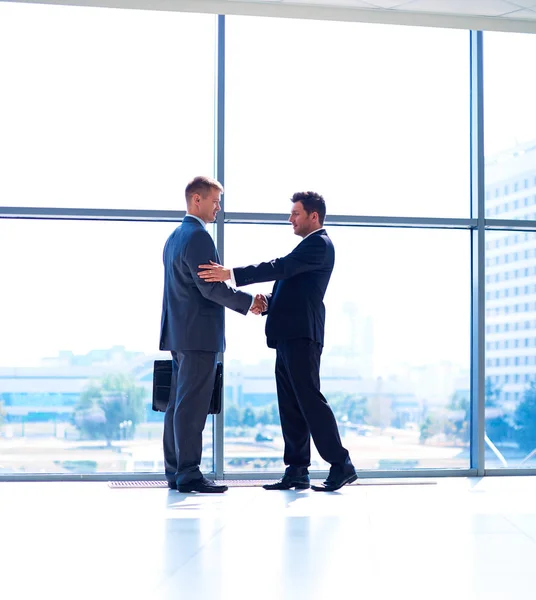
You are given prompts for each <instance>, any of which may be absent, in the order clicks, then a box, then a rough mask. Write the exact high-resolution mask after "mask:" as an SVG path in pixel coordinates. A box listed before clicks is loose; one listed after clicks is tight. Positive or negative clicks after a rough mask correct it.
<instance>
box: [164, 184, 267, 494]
mask: <svg viewBox="0 0 536 600" xmlns="http://www.w3.org/2000/svg"><path fill="white" fill-rule="evenodd" d="M222 191H223V188H222V186H221V185H220V183H219V182H218V181H216V180H214V179H210V178H207V177H196V178H195V179H193V180H192V181H191V182H190V183H189V184H188V185H187V186H186V190H185V195H186V205H187V214H186V216H185V218H184V220H183V222H182V225H180V226H179V227H177V229H175V231H174V232H173V233H172V234H171V235H170V236H169V238H168V240H167V242H166V245H165V247H164V298H163V302H162V320H161V329H160V350H170V351H171V356H172V359H173V375H172V387H171V394H170V401H169V404H168V407H167V410H166V414H165V417H164V462H165V473H166V478H167V480H168V485H169V487H170V488H171V489H178V491H179V492H208V493H214V492H225V491H226V490H227V487H226V486H224V485H215V484H214V483H213V482H212V481H209V480H208V479H206V478H205V477H204V476H203V475H202V473H201V470H200V468H199V467H200V464H201V452H202V434H203V429H204V427H205V422H206V419H207V415H208V410H209V406H210V399H211V396H212V389H213V385H214V379H215V376H216V358H217V353H218V352H223V351H224V349H225V339H224V307H227V308H231V309H232V310H235V311H237V312H239V313H241V314H243V315H246V314H247V313H248V311H250V310H251V311H252V312H254V313H257V314H259V313H260V312H261V311H262V310H263V309H264V308H265V307H266V305H265V304H263V301H264V299H263V298H261V297H260V296H257V297H255V298H253V297H252V296H251V295H250V294H246V293H244V292H241V291H238V290H236V289H233V288H231V287H229V286H227V285H226V284H225V283H217V282H216V283H209V282H207V281H203V280H202V279H200V278H199V277H198V276H197V265H198V264H199V263H200V262H207V261H209V260H212V261H218V252H217V251H216V247H215V245H214V242H213V241H212V238H211V237H210V235H209V233H208V232H207V230H206V227H205V225H206V223H212V222H213V221H215V219H216V215H217V213H218V211H219V210H220V194H221V192H222Z"/></svg>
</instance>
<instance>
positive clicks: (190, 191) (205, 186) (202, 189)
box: [184, 175, 223, 202]
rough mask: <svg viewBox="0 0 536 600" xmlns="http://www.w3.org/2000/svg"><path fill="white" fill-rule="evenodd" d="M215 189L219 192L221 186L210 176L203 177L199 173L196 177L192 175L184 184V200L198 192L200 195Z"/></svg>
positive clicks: (221, 188)
mask: <svg viewBox="0 0 536 600" xmlns="http://www.w3.org/2000/svg"><path fill="white" fill-rule="evenodd" d="M212 189H216V190H219V191H220V192H223V186H222V184H221V183H220V182H219V181H216V179H212V178H211V177H205V176H203V175H199V176H198V177H194V178H193V179H192V181H190V183H188V185H187V186H186V189H185V190H184V195H185V196H186V202H190V200H191V199H192V196H193V195H194V194H200V195H201V196H203V197H204V196H206V195H207V194H208V193H209V192H210V190H212Z"/></svg>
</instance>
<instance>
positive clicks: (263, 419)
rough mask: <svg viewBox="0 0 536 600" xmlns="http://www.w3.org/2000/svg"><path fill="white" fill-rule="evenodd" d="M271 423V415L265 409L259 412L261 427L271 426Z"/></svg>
mask: <svg viewBox="0 0 536 600" xmlns="http://www.w3.org/2000/svg"><path fill="white" fill-rule="evenodd" d="M270 421H271V415H270V413H269V412H268V411H267V410H266V409H265V408H264V409H262V410H259V412H258V413H257V423H260V424H261V425H270Z"/></svg>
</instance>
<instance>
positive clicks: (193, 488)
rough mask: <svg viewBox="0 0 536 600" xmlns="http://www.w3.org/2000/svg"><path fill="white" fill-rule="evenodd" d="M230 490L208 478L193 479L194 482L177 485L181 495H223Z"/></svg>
mask: <svg viewBox="0 0 536 600" xmlns="http://www.w3.org/2000/svg"><path fill="white" fill-rule="evenodd" d="M228 489H229V488H228V487H227V486H226V485H217V484H216V483H214V482H213V481H210V480H209V479H207V478H206V477H201V478H200V479H192V481H188V483H179V484H177V490H178V491H179V492H181V494H184V493H187V492H200V493H201V494H222V493H223V492H226V491H227V490H228Z"/></svg>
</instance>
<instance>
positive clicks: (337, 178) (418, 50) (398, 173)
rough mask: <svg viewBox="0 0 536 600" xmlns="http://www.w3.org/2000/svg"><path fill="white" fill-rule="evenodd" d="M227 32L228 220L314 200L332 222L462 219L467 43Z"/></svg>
mask: <svg viewBox="0 0 536 600" xmlns="http://www.w3.org/2000/svg"><path fill="white" fill-rule="evenodd" d="M226 24H227V35H226V43H227V65H226V127H227V129H228V131H230V132H232V135H228V136H227V138H226V167H227V170H226V178H225V181H226V210H228V211H250V212H285V213H286V212H287V211H288V210H289V204H288V198H289V196H290V195H291V194H292V193H293V192H296V191H301V190H304V189H307V190H309V189H313V190H315V191H317V192H319V193H322V194H323V195H324V196H325V198H326V200H327V201H328V203H329V211H330V213H332V214H359V215H392V216H397V215H398V216H400V215H403V216H428V217H468V216H469V150H470V147H469V143H468V140H469V100H468V99H469V81H470V78H469V34H468V32H466V31H455V30H442V29H436V28H434V29H426V28H422V27H415V28H413V27H399V26H387V25H372V24H363V23H335V22H326V21H324V22H322V21H300V20H293V19H288V20H285V19H261V18H255V17H235V16H232V17H227V18H226ZM274 40H277V43H274ZM253 190H254V193H253ZM252 194H253V195H252Z"/></svg>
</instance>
